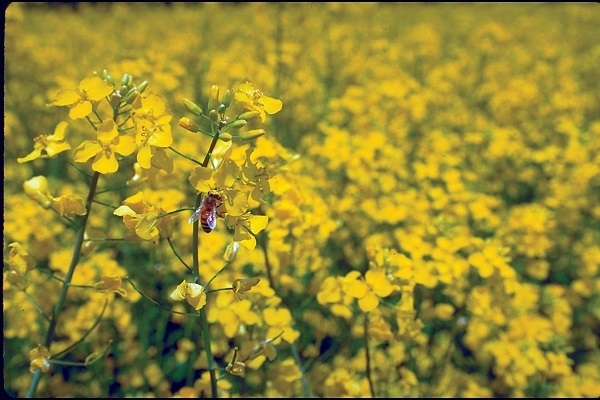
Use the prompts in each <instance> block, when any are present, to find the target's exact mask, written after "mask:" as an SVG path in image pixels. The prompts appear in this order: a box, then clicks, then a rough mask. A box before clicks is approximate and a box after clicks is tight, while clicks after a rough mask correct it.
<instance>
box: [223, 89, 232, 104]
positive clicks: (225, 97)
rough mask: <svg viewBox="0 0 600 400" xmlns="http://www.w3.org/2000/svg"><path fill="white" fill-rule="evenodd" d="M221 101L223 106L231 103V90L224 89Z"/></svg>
mask: <svg viewBox="0 0 600 400" xmlns="http://www.w3.org/2000/svg"><path fill="white" fill-rule="evenodd" d="M221 103H223V104H224V105H225V108H228V107H229V104H230V103H231V90H229V89H227V90H226V91H225V93H224V94H223V100H222V101H221Z"/></svg>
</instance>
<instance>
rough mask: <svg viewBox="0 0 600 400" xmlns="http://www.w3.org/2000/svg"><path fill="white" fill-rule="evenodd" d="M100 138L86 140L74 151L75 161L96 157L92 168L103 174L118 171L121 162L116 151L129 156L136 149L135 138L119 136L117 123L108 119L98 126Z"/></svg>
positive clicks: (84, 160)
mask: <svg viewBox="0 0 600 400" xmlns="http://www.w3.org/2000/svg"><path fill="white" fill-rule="evenodd" d="M97 134H98V140H86V141H84V142H83V143H81V144H80V145H79V146H78V147H77V148H76V149H75V151H74V154H73V161H75V162H86V161H88V160H89V159H90V158H92V157H94V161H93V162H92V169H93V170H94V171H97V172H100V173H101V174H111V173H114V172H117V170H118V169H119V163H118V161H117V158H116V156H115V153H117V154H120V155H123V156H128V155H130V154H131V153H133V152H134V151H135V140H134V139H133V138H132V137H130V136H125V135H122V136H119V131H118V130H117V125H116V124H115V123H114V121H112V120H107V121H105V122H103V123H102V124H100V126H98V130H97Z"/></svg>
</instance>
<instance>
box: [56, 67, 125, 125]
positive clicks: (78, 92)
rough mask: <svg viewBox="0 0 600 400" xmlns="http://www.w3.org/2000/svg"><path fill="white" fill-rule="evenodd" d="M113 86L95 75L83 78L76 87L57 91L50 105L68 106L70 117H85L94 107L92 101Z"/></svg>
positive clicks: (103, 96)
mask: <svg viewBox="0 0 600 400" xmlns="http://www.w3.org/2000/svg"><path fill="white" fill-rule="evenodd" d="M113 90H114V88H113V86H112V85H111V84H110V83H108V82H106V81H104V80H102V79H100V78H98V77H97V76H94V77H89V78H84V79H82V80H81V82H80V83H79V86H78V87H77V89H64V90H61V91H60V92H58V94H57V95H56V97H55V98H54V101H52V103H50V104H48V106H49V107H51V106H69V107H70V109H71V110H70V111H69V117H71V119H78V118H85V117H87V116H88V115H90V114H91V113H92V111H93V109H94V105H93V104H92V102H97V101H100V100H102V99H103V98H105V97H106V96H108V95H110V94H111V93H112V92H113Z"/></svg>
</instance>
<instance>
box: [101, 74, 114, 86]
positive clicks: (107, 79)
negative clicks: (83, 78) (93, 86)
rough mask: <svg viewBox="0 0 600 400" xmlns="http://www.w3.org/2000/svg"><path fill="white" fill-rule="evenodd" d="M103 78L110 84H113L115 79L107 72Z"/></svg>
mask: <svg viewBox="0 0 600 400" xmlns="http://www.w3.org/2000/svg"><path fill="white" fill-rule="evenodd" d="M104 80H105V81H106V82H108V83H110V84H111V85H113V86H115V80H114V79H113V77H112V76H110V75H108V74H107V75H106V77H105V78H104Z"/></svg>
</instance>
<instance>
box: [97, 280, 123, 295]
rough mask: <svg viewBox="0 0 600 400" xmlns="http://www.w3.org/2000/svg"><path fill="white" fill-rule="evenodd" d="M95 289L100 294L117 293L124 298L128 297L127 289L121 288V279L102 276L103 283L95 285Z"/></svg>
mask: <svg viewBox="0 0 600 400" xmlns="http://www.w3.org/2000/svg"><path fill="white" fill-rule="evenodd" d="M94 288H95V289H96V290H97V291H99V292H103V293H105V292H115V293H117V294H119V295H121V296H123V297H126V296H127V292H126V291H125V289H123V288H122V287H121V278H119V277H114V276H106V275H102V281H100V282H98V283H95V284H94Z"/></svg>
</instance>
